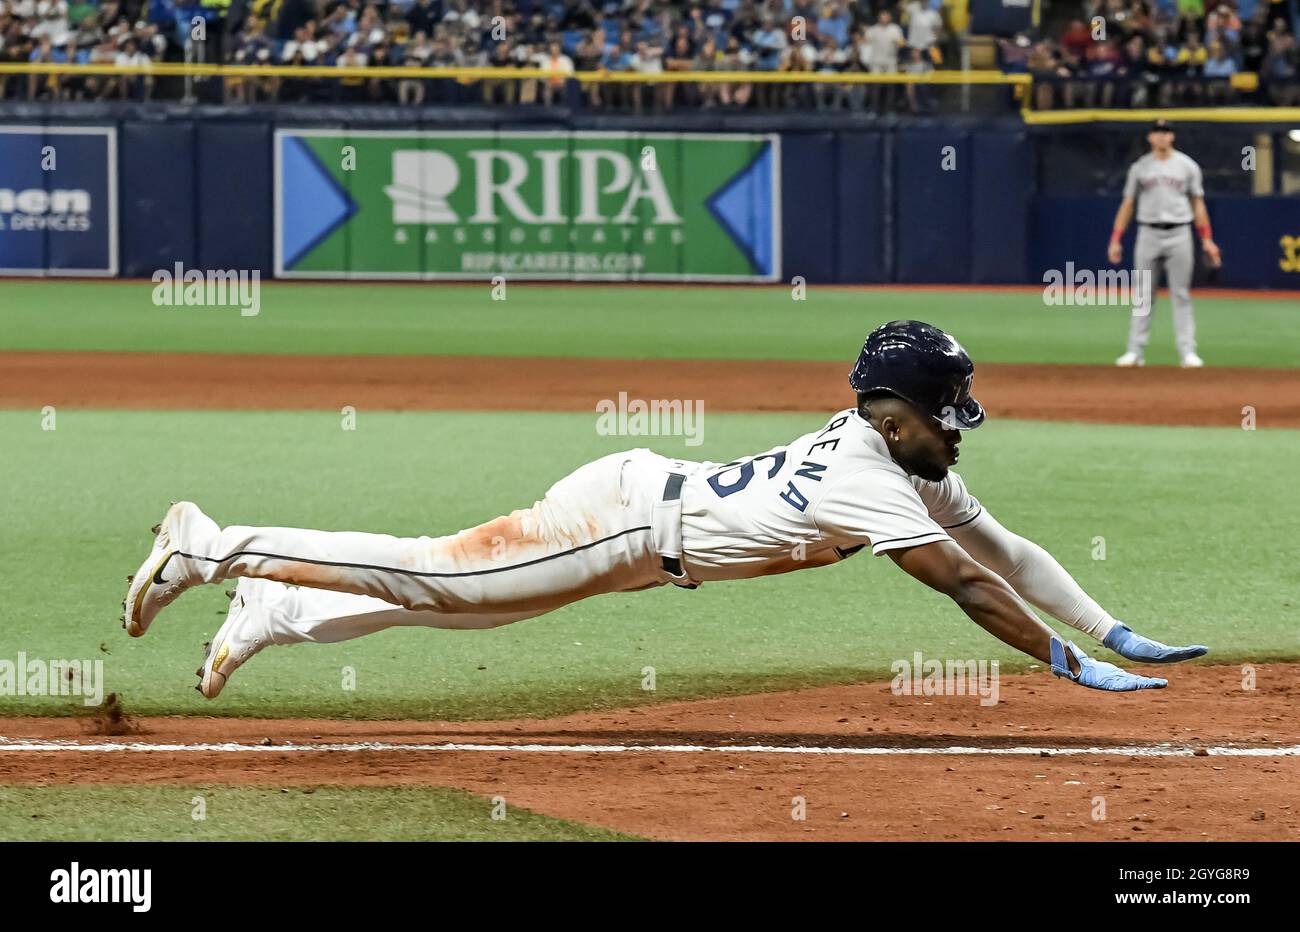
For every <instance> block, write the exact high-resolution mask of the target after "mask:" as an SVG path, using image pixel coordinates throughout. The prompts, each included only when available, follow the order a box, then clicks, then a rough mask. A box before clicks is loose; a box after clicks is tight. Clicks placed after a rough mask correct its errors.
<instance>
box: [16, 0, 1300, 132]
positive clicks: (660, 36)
mask: <svg viewBox="0 0 1300 932" xmlns="http://www.w3.org/2000/svg"><path fill="white" fill-rule="evenodd" d="M1206 3H1209V4H1211V6H1210V7H1209V8H1207V7H1206V6H1205V4H1206ZM1294 8H1295V2H1294V0H1225V2H1222V3H1220V2H1219V0H1083V2H1082V4H1081V6H1080V9H1079V14H1078V16H1077V17H1076V18H1074V19H1073V21H1071V22H1070V23H1069V25H1068V27H1066V28H1065V29H1064V30H1063V31H1057V32H1058V34H1057V35H1056V37H1055V38H1043V37H1041V36H1037V35H1031V34H1029V33H1024V34H1021V35H1017V36H1015V37H1014V38H1011V39H1004V40H1001V41H1000V42H999V44H998V59H999V63H1000V65H1001V66H1002V68H1003V70H1005V71H1007V72H1013V73H1014V72H1028V73H1031V74H1033V75H1035V77H1036V78H1039V79H1041V80H1040V81H1039V82H1038V83H1037V84H1036V87H1035V94H1036V95H1038V97H1037V100H1036V101H1035V103H1036V104H1037V105H1038V106H1039V107H1041V108H1046V107H1052V106H1080V105H1088V106H1141V105H1146V104H1151V105H1156V104H1159V105H1170V104H1175V103H1189V102H1191V103H1200V102H1205V103H1214V102H1220V101H1226V100H1228V99H1230V98H1231V97H1232V96H1233V95H1234V94H1235V91H1234V90H1233V88H1232V87H1231V86H1230V85H1229V82H1227V81H1206V80H1203V79H1204V78H1229V77H1231V76H1232V75H1233V74H1235V73H1237V72H1239V71H1253V72H1257V73H1259V74H1260V75H1261V80H1262V81H1263V82H1264V83H1265V85H1266V88H1267V89H1268V90H1270V91H1271V97H1270V99H1271V100H1272V101H1273V102H1275V103H1295V102H1296V100H1297V95H1298V94H1300V92H1298V91H1297V88H1298V87H1300V85H1298V84H1297V82H1296V80H1295V79H1296V75H1297V64H1298V61H1297V47H1296V43H1295V39H1294V36H1293V34H1292V27H1291V22H1290V17H1291V15H1292V12H1293V11H1294ZM946 12H947V11H946V10H945V7H944V0H693V2H680V0H675V2H674V0H71V2H70V0H0V61H7V62H48V63H56V64H63V63H94V64H114V65H119V66H121V65H137V66H145V65H148V64H149V63H150V62H151V61H156V60H160V59H164V58H165V59H169V60H182V59H187V60H188V59H197V60H203V61H223V62H228V63H234V64H243V65H285V66H293V65H317V66H327V67H337V66H351V67H359V68H368V67H377V66H399V67H409V66H461V67H477V68H497V67H525V68H527V67H533V68H544V69H547V70H550V71H554V72H558V73H561V74H563V73H570V72H573V71H584V72H590V71H605V72H610V73H627V74H644V75H646V76H653V75H657V74H662V73H663V72H668V71H696V72H709V71H754V72H776V73H790V74H802V73H808V72H832V73H845V72H873V73H893V72H900V71H902V72H911V73H924V72H927V71H930V70H933V69H934V68H936V67H944V66H945V65H951V64H953V62H954V60H955V58H956V54H955V52H956V47H955V45H954V44H953V42H952V41H951V40H952V36H951V30H949V29H948V28H946V25H945V14H946ZM196 23H199V24H200V25H201V30H199V29H196V25H195V24H196ZM196 40H200V41H196ZM152 88H153V79H152V78H150V77H148V76H124V77H116V76H106V77H91V76H75V77H67V76H49V75H30V76H21V77H20V78H19V79H12V78H10V79H6V78H4V77H3V76H0V96H17V95H24V96H27V97H31V98H40V97H53V98H60V99H64V98H83V97H90V98H102V97H114V96H133V97H146V96H148V95H149V94H150V93H151V91H152ZM221 88H222V91H221V94H222V96H223V97H224V99H225V100H227V101H256V100H267V99H276V100H288V101H301V100H314V99H322V100H347V101H365V100H370V101H380V102H389V103H400V104H412V105H414V104H421V103H450V102H463V101H470V100H473V101H476V102H485V103H515V104H542V105H546V104H552V103H556V102H559V101H563V100H565V95H566V94H572V93H573V89H572V88H569V87H568V86H567V82H565V81H564V79H563V78H562V77H558V76H551V77H546V78H542V79H536V80H491V79H488V80H483V81H480V82H476V83H475V84H473V85H466V84H464V83H460V82H456V81H452V80H429V79H424V78H419V79H417V78H402V79H388V80H379V79H370V78H362V77H356V76H348V77H345V78H340V79H339V80H337V81H318V80H307V79H302V78H295V77H292V76H289V77H284V76H275V77H271V76H268V77H266V78H260V77H259V78H226V79H224V80H223V81H222V82H221ZM919 91H920V93H918V88H916V87H913V86H911V85H909V86H907V87H906V88H905V89H904V88H895V87H892V86H887V87H881V86H878V85H871V86H864V85H844V84H830V83H827V84H819V85H815V86H798V85H791V84H781V83H776V84H770V83H765V82H754V83H740V84H725V83H721V82H713V83H709V82H692V83H683V84H672V83H658V84H655V83H646V84H642V83H621V82H612V81H611V82H603V83H587V84H584V85H583V87H582V88H581V90H580V91H578V92H577V93H579V94H581V97H582V100H583V102H585V103H586V104H588V105H592V106H601V107H616V108H623V109H630V110H633V111H640V110H642V109H653V110H656V111H659V110H664V109H667V108H670V107H674V106H695V107H715V106H716V107H745V106H750V105H758V106H815V107H817V108H836V109H838V108H849V109H858V108H862V107H872V108H880V107H893V106H906V107H907V108H909V109H912V110H918V109H925V106H926V100H927V95H926V93H925V92H926V89H925V88H920V89H919ZM569 102H573V99H572V97H570V98H569Z"/></svg>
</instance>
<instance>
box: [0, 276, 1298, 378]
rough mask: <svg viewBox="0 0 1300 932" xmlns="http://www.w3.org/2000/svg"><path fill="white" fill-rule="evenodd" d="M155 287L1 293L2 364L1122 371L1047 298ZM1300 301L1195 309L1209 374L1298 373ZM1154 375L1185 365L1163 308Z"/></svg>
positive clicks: (6, 288) (519, 287)
mask: <svg viewBox="0 0 1300 932" xmlns="http://www.w3.org/2000/svg"><path fill="white" fill-rule="evenodd" d="M152 288H153V286H152V285H151V284H150V283H148V282H0V309H3V310H2V311H0V320H3V326H0V350H3V349H41V350H139V351H160V352H161V351H168V352H232V353H399V354H400V353H439V354H453V355H506V356H606V357H629V358H681V359H828V360H839V361H844V360H847V359H850V358H852V356H853V354H854V350H855V349H856V347H857V346H858V345H859V344H860V343H861V341H862V339H863V337H864V336H865V335H866V333H867V332H868V331H869V330H870V329H871V328H872V327H875V326H876V325H878V324H881V323H884V322H885V321H889V320H895V319H898V318H909V317H910V318H918V319H921V320H927V321H930V322H931V323H934V324H936V325H938V326H940V327H943V328H945V329H947V330H950V331H951V332H953V333H954V334H956V335H957V337H958V338H959V339H960V340H961V341H962V342H963V343H964V344H965V346H966V347H967V349H969V350H970V352H971V354H972V355H973V356H974V358H975V360H976V362H977V363H978V362H981V361H982V362H1035V363H1096V364H1110V363H1111V362H1113V361H1114V359H1115V357H1116V356H1117V355H1119V353H1120V352H1122V351H1123V348H1124V340H1125V335H1126V334H1127V329H1128V312H1127V310H1126V309H1125V308H1122V307H1098V308H1067V307H1049V306H1046V305H1044V303H1043V300H1042V296H1041V293H1039V292H1036V291H1026V290H1016V291H1006V292H987V291H979V292H962V291H955V290H926V289H917V288H907V289H869V290H858V291H854V290H843V289H831V288H818V287H816V286H812V287H810V288H809V289H808V293H807V300H806V301H801V302H796V301H793V300H791V292H790V289H789V288H788V287H785V286H777V287H769V288H758V287H735V288H690V287H668V288H654V287H630V286H629V287H605V286H570V287H556V286H543V285H529V284H528V283H526V282H519V283H513V284H510V285H509V291H508V300H506V301H493V300H492V298H491V291H492V289H491V286H490V285H488V284H486V283H484V284H482V285H468V286H448V285H445V284H436V285H435V284H427V285H408V284H380V283H336V284H303V283H297V282H292V283H281V282H270V283H265V284H264V286H263V288H262V291H261V310H260V313H259V314H258V316H256V317H242V316H240V313H239V311H238V309H236V308H231V307H214V308H169V307H156V306H155V305H154V304H153V302H152V300H151V294H152ZM1295 305H1296V302H1295V301H1294V300H1280V299H1279V300H1270V299H1257V298H1237V297H1231V298H1228V297H1212V296H1210V295H1209V294H1200V295H1197V296H1196V315H1197V325H1198V329H1199V335H1200V340H1201V347H1202V355H1203V356H1204V357H1205V359H1206V360H1207V362H1208V363H1209V364H1210V365H1219V366H1294V365H1296V363H1297V356H1296V347H1297V346H1300V315H1298V314H1296V313H1295ZM1155 313H1156V321H1155V327H1154V335H1153V338H1152V344H1151V349H1150V351H1149V353H1148V357H1147V361H1148V362H1149V363H1151V364H1171V363H1174V362H1176V357H1175V355H1174V350H1173V338H1172V328H1171V325H1170V322H1169V304H1168V300H1167V299H1166V298H1163V297H1162V298H1161V299H1160V302H1159V303H1158V304H1157V307H1156V311H1155Z"/></svg>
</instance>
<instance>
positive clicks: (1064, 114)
mask: <svg viewBox="0 0 1300 932" xmlns="http://www.w3.org/2000/svg"><path fill="white" fill-rule="evenodd" d="M6 75H45V76H60V77H81V76H92V75H93V76H109V77H125V76H139V75H147V76H153V77H187V76H188V77H194V78H322V79H335V80H348V81H351V82H355V81H357V80H373V79H407V80H418V79H428V78H441V79H445V80H453V81H459V82H462V83H470V82H474V81H512V80H533V81H550V80H554V79H557V78H559V79H565V78H571V79H573V80H575V81H577V82H578V83H580V84H836V85H845V84H904V85H906V84H922V85H956V86H971V85H985V86H1003V87H1013V88H1016V89H1017V96H1018V98H1019V102H1020V112H1021V114H1022V116H1023V117H1024V119H1025V121H1026V122H1028V123H1036V124H1060V123H1091V122H1101V121H1133V122H1141V121H1145V120H1151V119H1154V118H1155V117H1157V116H1166V117H1172V118H1175V119H1180V120H1197V121H1209V122H1225V123H1229V122H1249V123H1258V122H1283V123H1296V122H1300V108H1296V107H1184V108H1171V109H1168V110H1154V109H1144V110H1130V109H1123V108H1114V109H1061V110H1034V109H1033V104H1032V94H1031V93H1029V91H1030V89H1031V88H1032V87H1033V84H1034V79H1033V77H1032V76H1030V75H1028V74H1004V73H1003V72H1001V71H996V70H991V69H989V70H979V71H930V72H926V73H924V74H908V73H898V74H869V73H865V72H860V71H853V72H844V73H840V72H826V71H662V72H658V73H654V74H647V73H643V72H639V71H577V72H561V71H548V70H545V69H540V68H415V67H408V66H405V65H392V66H383V67H373V68H372V67H342V66H331V65H215V64H199V63H189V64H186V63H182V62H154V63H153V64H150V65H145V66H131V67H118V66H117V65H111V64H103V65H67V64H47V63H38V62H20V63H0V78H2V77H4V76H6ZM1080 80H1083V81H1086V80H1087V79H1086V78H1081V79H1080ZM1231 83H1232V86H1233V87H1234V88H1237V89H1238V90H1247V91H1249V90H1253V89H1255V88H1256V87H1258V77H1257V76H1256V75H1254V74H1240V75H1235V76H1234V77H1233V79H1232V82H1231Z"/></svg>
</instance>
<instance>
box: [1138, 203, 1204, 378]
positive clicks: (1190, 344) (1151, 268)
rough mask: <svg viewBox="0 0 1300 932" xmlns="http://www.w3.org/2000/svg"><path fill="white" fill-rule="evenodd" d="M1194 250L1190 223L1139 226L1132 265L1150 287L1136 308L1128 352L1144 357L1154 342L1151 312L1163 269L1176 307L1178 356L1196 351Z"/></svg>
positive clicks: (1175, 332)
mask: <svg viewBox="0 0 1300 932" xmlns="http://www.w3.org/2000/svg"><path fill="white" fill-rule="evenodd" d="M1194 262H1195V250H1194V249H1193V247H1192V227H1191V224H1186V225H1184V226H1178V227H1174V228H1173V229H1169V230H1158V229H1156V228H1155V227H1151V226H1139V227H1138V234H1137V244H1136V245H1135V247H1134V249H1133V264H1134V266H1135V267H1136V269H1137V271H1139V272H1146V273H1147V281H1149V282H1150V288H1148V289H1147V294H1145V295H1144V296H1143V300H1142V303H1141V304H1139V305H1135V306H1134V308H1133V320H1132V323H1130V325H1129V331H1128V351H1129V352H1130V353H1137V354H1138V355H1139V356H1141V355H1142V353H1143V351H1144V350H1145V349H1146V345H1147V341H1148V340H1150V339H1151V310H1152V305H1153V304H1154V301H1155V293H1154V292H1155V289H1156V287H1157V285H1158V283H1159V280H1160V279H1159V273H1160V269H1161V267H1162V266H1163V268H1164V273H1165V281H1166V282H1167V283H1168V285H1169V297H1170V300H1171V302H1172V303H1173V306H1174V344H1175V345H1176V346H1177V348H1178V355H1180V356H1186V355H1187V354H1188V353H1195V352H1196V318H1195V317H1194V316H1193V314H1192V266H1193V264H1194Z"/></svg>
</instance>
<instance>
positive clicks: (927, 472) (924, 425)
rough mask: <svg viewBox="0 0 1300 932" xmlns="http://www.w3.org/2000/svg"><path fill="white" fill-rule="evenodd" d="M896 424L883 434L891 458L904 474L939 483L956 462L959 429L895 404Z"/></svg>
mask: <svg viewBox="0 0 1300 932" xmlns="http://www.w3.org/2000/svg"><path fill="white" fill-rule="evenodd" d="M899 407H900V409H901V410H899V411H898V412H897V415H896V419H897V426H896V427H895V428H894V430H891V431H890V434H891V435H892V436H887V438H886V439H887V440H891V441H892V442H891V443H890V444H889V446H890V452H891V453H892V454H893V456H894V461H895V462H897V463H898V465H899V466H902V467H903V470H904V471H905V472H907V474H908V475H912V476H920V477H921V478H922V479H927V480H929V481H931V482H939V481H941V480H942V479H943V478H944V477H945V476H947V475H948V467H949V466H952V465H953V464H954V463H956V462H957V455H958V453H957V444H959V443H961V431H959V430H952V429H949V428H947V427H944V425H943V424H942V423H941V422H940V421H939V420H938V419H937V418H933V417H930V416H929V415H928V414H925V413H923V412H921V411H918V410H916V409H915V408H913V407H911V406H910V405H908V406H906V407H905V408H904V407H903V406H901V405H900V406H899Z"/></svg>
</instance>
